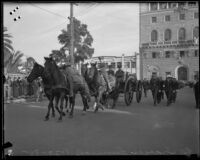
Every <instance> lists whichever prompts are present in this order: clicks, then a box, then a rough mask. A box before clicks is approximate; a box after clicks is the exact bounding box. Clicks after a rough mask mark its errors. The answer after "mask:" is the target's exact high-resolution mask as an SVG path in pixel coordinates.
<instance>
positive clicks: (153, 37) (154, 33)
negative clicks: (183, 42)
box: [151, 30, 158, 42]
mask: <svg viewBox="0 0 200 160" xmlns="http://www.w3.org/2000/svg"><path fill="white" fill-rule="evenodd" d="M151 41H152V42H156V41H158V32H157V31H156V30H153V31H152V32H151Z"/></svg>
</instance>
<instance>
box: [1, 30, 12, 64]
mask: <svg viewBox="0 0 200 160" xmlns="http://www.w3.org/2000/svg"><path fill="white" fill-rule="evenodd" d="M7 31H8V30H7V28H6V27H4V28H3V32H4V34H3V47H4V63H7V61H8V60H9V58H10V57H11V56H12V55H13V53H14V49H13V47H12V41H11V40H10V38H12V36H11V35H10V34H9V33H6V32H7Z"/></svg>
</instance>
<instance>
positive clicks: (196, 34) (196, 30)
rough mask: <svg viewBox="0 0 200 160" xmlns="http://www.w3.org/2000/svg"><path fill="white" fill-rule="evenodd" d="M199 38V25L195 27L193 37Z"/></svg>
mask: <svg viewBox="0 0 200 160" xmlns="http://www.w3.org/2000/svg"><path fill="white" fill-rule="evenodd" d="M195 38H199V27H195V28H194V29H193V39H195Z"/></svg>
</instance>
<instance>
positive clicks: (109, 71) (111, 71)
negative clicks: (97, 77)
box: [107, 65, 115, 76]
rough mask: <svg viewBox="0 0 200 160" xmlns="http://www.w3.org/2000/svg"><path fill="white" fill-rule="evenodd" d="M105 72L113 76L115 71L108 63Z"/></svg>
mask: <svg viewBox="0 0 200 160" xmlns="http://www.w3.org/2000/svg"><path fill="white" fill-rule="evenodd" d="M107 72H108V75H112V76H115V72H114V71H113V70H112V66H111V65H109V70H108V71H107Z"/></svg>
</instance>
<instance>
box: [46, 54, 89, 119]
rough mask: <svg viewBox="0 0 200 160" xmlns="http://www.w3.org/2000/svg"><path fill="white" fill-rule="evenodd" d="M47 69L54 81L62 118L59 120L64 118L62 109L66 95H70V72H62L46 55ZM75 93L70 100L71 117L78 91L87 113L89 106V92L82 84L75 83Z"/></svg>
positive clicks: (54, 92) (54, 89)
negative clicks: (87, 92)
mask: <svg viewBox="0 0 200 160" xmlns="http://www.w3.org/2000/svg"><path fill="white" fill-rule="evenodd" d="M45 60H46V61H45V64H44V65H45V71H46V72H48V73H49V74H50V76H51V80H52V82H53V94H54V96H55V99H56V105H55V107H56V109H57V111H58V112H59V113H60V118H59V120H62V111H63V99H64V96H65V95H66V94H67V95H69V87H70V86H69V82H68V78H67V76H68V73H66V74H65V72H61V71H60V70H59V68H58V66H57V65H56V63H55V61H54V60H53V59H52V58H46V57H45ZM73 91H74V95H73V97H71V100H70V102H71V103H70V104H71V106H70V108H71V111H70V114H69V116H70V117H73V111H74V105H75V96H76V93H77V92H78V91H80V94H81V97H82V100H83V105H84V108H83V111H84V113H85V111H86V109H87V108H88V104H87V98H88V97H87V94H86V91H85V90H84V88H81V87H80V85H74V87H73ZM59 101H60V110H59V108H58V102H59Z"/></svg>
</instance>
